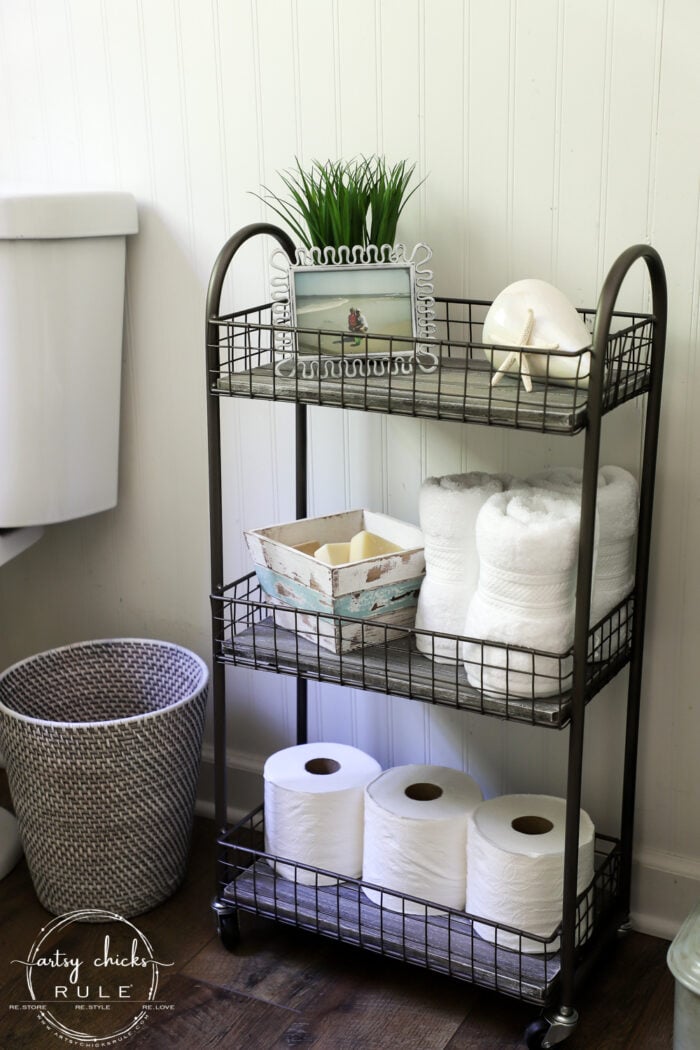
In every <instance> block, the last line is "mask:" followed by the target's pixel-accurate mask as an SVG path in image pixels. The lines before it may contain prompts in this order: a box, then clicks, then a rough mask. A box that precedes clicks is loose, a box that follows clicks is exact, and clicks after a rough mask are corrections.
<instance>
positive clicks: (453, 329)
mask: <svg viewBox="0 0 700 1050" xmlns="http://www.w3.org/2000/svg"><path fill="white" fill-rule="evenodd" d="M487 306H488V304H485V303H482V302H480V301H478V300H474V301H469V300H452V299H440V298H439V299H438V300H437V310H438V316H437V321H436V325H437V331H438V336H439V337H438V338H436V339H431V340H421V341H420V342H418V341H416V340H407V339H404V340H387V356H386V362H387V365H386V371H384V373H383V374H380V375H376V374H374V372H373V362H375V361H376V358H373V356H372V355H370V354H366V355H365V358H362V356H360V362H365V363H366V365H367V367H365V368H364V372H365V373H366V374H364V375H357V374H354V373H355V371H356V369H357V364H358V358H357V355H355V357H354V359H353V361H352V362H349V361H347V362H346V364H348V369H347V373H346V371H345V370H344V369H340V371H341V373H342V374H341V375H329V374H328V368H329V367H330V366H329V365H328V364H327V362H328V358H327V357H325V356H324V355H323V354H322V353H321V351H320V350H319V351H318V353H317V354H316V355H314V354H313V353H312V354H311V355H309V353H308V352H307V351H305V352H304V355H303V358H301V359H299V360H300V362H301V361H303V362H305V363H304V364H302V363H299V364H298V367H296V368H295V367H294V364H295V362H296V361H297V359H296V358H295V356H294V355H293V354H290V344H291V348H292V349H293V346H294V341H295V340H296V338H297V336H298V337H299V338H301V335H302V332H305V331H306V330H301V329H289V328H282V327H280V326H278V325H274V324H273V323H272V312H271V309H270V307H269V304H267V305H265V306H261V307H256V308H255V309H253V310H247V311H241V312H239V313H236V314H231V315H229V316H226V317H221V318H218V319H217V320H216V322H215V324H216V326H217V329H216V330H217V340H216V343H215V344H214V345H213V346H212V347H211V349H212V351H215V352H216V354H217V364H216V367H214V368H212V369H211V370H210V373H209V378H210V389H211V393H212V394H214V395H216V396H233V397H245V398H249V399H255V398H259V399H261V400H267V401H287V402H292V403H295V404H305V405H327V406H333V407H336V408H347V409H357V410H361V411H366V412H382V413H391V414H396V415H408V416H417V417H420V418H424V419H445V420H452V421H458V422H463V423H476V424H486V425H489V426H499V427H512V428H517V429H522V430H536V431H540V432H543V433H552V434H575V433H578V432H579V431H580V430H583V429H584V428H585V427H586V425H587V419H588V383H587V380H586V379H585V378H584V379H575V380H572V381H571V382H570V383H569V385H564V384H562V383H561V382H557V381H555V380H554V379H552V378H549V367H550V366H549V364H548V361H547V352H546V351H533V352H530V353H529V354H528V356H529V358H533V357H534V358H537V359H538V360H537V368H536V370H535V371H536V372H539V373H541V374H540V375H539V376H535V375H533V383H532V389H531V390H530V391H529V392H528V391H527V390H525V388H524V386H523V384H522V383H521V382H520V380H519V379H518V378H517V377H516V376H514V375H507V376H505V377H504V378H503V379H502V381H501V382H499V383H498V384H497V385H495V386H494V385H492V380H493V378H494V372H495V366H494V365H493V364H492V363H491V361H490V360H489V355H490V352H491V350H492V349H493V348H490V347H488V346H485V345H484V344H482V343H480V342H479V339H480V337H481V332H482V328H483V318H484V315H485V312H486V309H487ZM582 314H583V316H584V318H585V319H586V320H587V321H588V323H589V324H590V325H591V326H592V324H593V321H594V318H595V313H594V312H593V311H582ZM614 317H615V322H616V326H617V327H616V330H615V331H614V332H611V333H610V335H609V338H608V343H607V345H606V351H605V371H604V392H603V406H602V408H603V411H604V412H608V411H610V410H611V409H612V408H614V407H615V406H616V405H619V404H621V403H622V402H623V401H627V400H629V399H630V398H633V397H637V396H638V395H640V394H642V393H644V392H645V391H646V390H647V389H648V387H649V381H650V362H651V339H652V332H653V321H652V318H651V317H649V316H647V315H635V314H625V313H619V314H615V315H614ZM307 338H308V335H307ZM280 347H282V348H280ZM411 349H412V350H413V351H414V352H415V351H416V350H419V351H420V350H427V351H429V352H430V353H431V354H433V355H435V358H436V359H437V361H438V365H437V367H436V368H435V369H434V370H433V371H424V370H423V369H422V368H420V367H417V366H416V367H414V368H413V370H412V371H409V372H408V373H406V372H405V371H404V369H403V367H400V366H401V361H400V359H401V358H402V357H405V355H406V353H407V351H409V352H410V351H411ZM584 353H585V351H580V352H578V354H574V355H572V361H573V371H574V374H575V373H576V372H577V371H579V370H580V371H582V370H583V362H582V357H583V355H584ZM348 356H349V355H348ZM342 358H343V354H342V353H341V354H339V355H338V356H337V357H336V358H335V362H336V365H338V364H339V363H340V362H341V361H342ZM576 362H578V364H577V363H576ZM288 371H291V372H293V374H291V375H289V374H287V372H288ZM283 373H284V374H283Z"/></svg>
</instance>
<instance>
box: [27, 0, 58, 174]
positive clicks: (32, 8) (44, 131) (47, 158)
mask: <svg viewBox="0 0 700 1050" xmlns="http://www.w3.org/2000/svg"><path fill="white" fill-rule="evenodd" d="M29 14H30V19H31V27H32V48H33V52H34V60H35V65H36V71H37V72H36V82H37V89H38V96H39V116H40V120H41V125H42V128H41V136H40V138H41V142H42V145H43V151H42V152H43V162H44V177H45V179H46V180H47V181H49V182H50V180H51V176H52V175H53V171H52V168H51V151H50V150H49V148H48V142H49V135H48V118H47V116H46V79H45V72H44V63H43V62H42V61H41V56H40V55H39V41H38V39H37V37H38V28H37V17H38V16H37V10H36V0H30V2H29Z"/></svg>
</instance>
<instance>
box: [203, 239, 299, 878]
mask: <svg viewBox="0 0 700 1050" xmlns="http://www.w3.org/2000/svg"><path fill="white" fill-rule="evenodd" d="M259 235H267V236H270V237H273V238H274V239H275V240H276V241H277V242H278V243H279V244H280V246H281V247H282V248H283V249H284V250H285V251H286V253H287V255H288V256H289V258H290V259H292V260H293V259H294V257H295V251H296V249H295V246H294V242H293V241H292V239H291V238H290V237H289V236H288V235H287V234H286V233H285V232H284V230H281V229H280V228H279V227H277V226H273V225H271V224H270V223H264V222H256V223H251V224H250V225H249V226H244V227H243V228H242V229H240V230H239V231H238V232H237V233H235V234H234V235H233V236H232V237H230V238H229V240H228V241H227V242H226V244H224V246H223V248H222V249H221V251H220V252H219V254H218V256H217V258H216V262H215V263H214V267H213V269H212V273H211V278H210V280H209V288H208V291H207V301H206V333H205V340H206V398H207V439H208V456H209V527H210V543H211V548H210V562H211V594H212V598H219V597H221V595H222V594H223V592H224V590H225V586H224V554H223V522H222V478H221V417H220V401H219V398H218V397H216V396H215V395H214V392H213V384H214V383H215V382H216V378H217V376H218V374H219V369H220V355H221V346H220V331H219V325H218V324H217V321H216V318H217V317H218V316H219V314H220V311H221V293H222V291H223V286H224V281H225V279H226V275H227V274H228V270H229V267H230V265H231V263H232V261H233V259H234V256H235V255H236V253H237V252H238V251H239V249H240V248H241V247H242V246H243V245H244V244H245V243H246V242H247V241H249V240H250V239H251V237H256V236H259ZM232 338H233V337H232ZM211 628H212V634H211V636H212V640H213V664H214V669H213V675H212V704H213V713H214V817H215V821H216V825H217V830H218V832H219V834H224V833H225V831H226V827H227V815H226V811H227V803H228V788H227V769H226V680H225V668H224V665H223V664H221V663H220V662H219V661H218V660H217V656H219V655H220V652H219V650H220V645H221V640H220V638H219V635H220V623H219V620H218V618H217V616H216V611H215V609H214V605H213V603H212V622H211ZM221 866H222V857H221V853H220V856H219V864H218V865H217V893H218V891H219V886H220V883H221V876H222V870H221Z"/></svg>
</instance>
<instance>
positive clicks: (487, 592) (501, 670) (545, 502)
mask: <svg viewBox="0 0 700 1050" xmlns="http://www.w3.org/2000/svg"><path fill="white" fill-rule="evenodd" d="M579 521H580V504H579V502H577V501H576V500H575V499H571V498H569V497H567V496H564V495H562V494H561V493H559V492H548V491H546V490H543V489H535V488H526V489H513V490H511V491H509V492H503V493H499V494H496V495H495V496H492V497H491V498H490V499H489V500H488V501H487V502H486V503H485V504H484V506H483V507H482V509H481V512H480V513H479V517H478V519H477V523H476V544H477V549H478V553H479V559H480V574H479V583H478V586H477V588H476V591H475V593H474V597H473V598H472V600H471V602H470V604H469V609H468V611H467V615H466V618H465V627H464V634H465V635H467V636H468V637H470V638H472V639H484V640H485V641H494V642H501V643H503V644H505V645H508V646H518V647H521V648H525V649H534V650H540V652H541V651H542V650H544V651H545V652H547V653H557V654H560V653H561V654H563V653H566V652H567V651H568V650H569V649H570V647H571V644H572V642H573V630H574V611H575V601H576V569H577V558H578V540H579ZM540 652H537V653H531V652H519V651H517V650H514V649H508V650H506V649H502V648H496V647H494V646H490V645H486V644H479V643H478V642H467V643H465V644H464V646H463V656H464V666H465V669H466V672H467V676H468V678H469V681H470V682H471V684H472V685H474V686H476V687H477V688H482V689H485V690H487V691H492V692H496V693H506V694H507V695H509V696H524V697H535V696H551V695H553V694H555V693H560V692H562V691H563V690H565V689H566V688H567V687H568V686H569V685H570V684H571V657H570V656H567V657H562V658H559V657H553V656H542V655H540Z"/></svg>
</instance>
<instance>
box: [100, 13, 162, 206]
mask: <svg viewBox="0 0 700 1050" xmlns="http://www.w3.org/2000/svg"><path fill="white" fill-rule="evenodd" d="M102 11H103V14H104V13H105V4H104V2H103V5H102ZM136 17H137V22H138V28H139V40H138V47H139V66H140V70H141V84H142V95H143V112H144V121H145V123H146V141H147V142H148V174H149V182H150V190H151V197H153V198H155V197H156V196H157V180H156V161H155V154H154V137H153V118H152V107H151V94H150V90H149V82H148V52H147V46H146V27H145V25H144V20H143V2H142V0H137V4H136ZM103 31H104V46H105V53H108V52H109V35H108V27H107V23H106V20H105V21H104V22H103ZM107 70H108V74H107V76H108V80H110V82H111V75H110V70H111V63H110V62H109V61H108V62H107ZM110 87H111V83H110ZM109 94H110V99H113V98H114V94H113V90H110V93H109ZM110 111H111V116H112V134H113V137H114V141H115V151H116V149H117V142H118V140H117V132H116V118H115V116H114V104H113V102H112V105H111V106H110Z"/></svg>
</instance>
